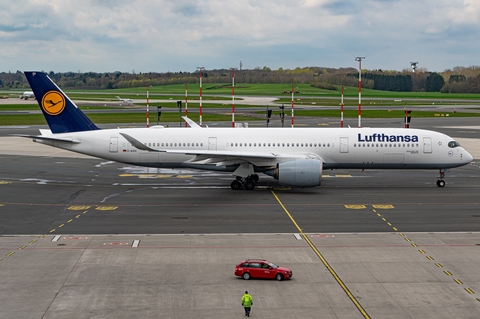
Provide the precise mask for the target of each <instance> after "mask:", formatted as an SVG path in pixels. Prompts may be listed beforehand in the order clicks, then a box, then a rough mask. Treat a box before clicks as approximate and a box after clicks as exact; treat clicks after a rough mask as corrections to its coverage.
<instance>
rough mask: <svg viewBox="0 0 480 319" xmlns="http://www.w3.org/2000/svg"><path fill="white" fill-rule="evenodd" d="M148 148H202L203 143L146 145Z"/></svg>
mask: <svg viewBox="0 0 480 319" xmlns="http://www.w3.org/2000/svg"><path fill="white" fill-rule="evenodd" d="M145 145H146V146H152V147H155V146H156V147H169V146H170V147H177V146H178V147H182V146H183V147H190V146H191V147H199V146H200V147H202V146H203V143H145Z"/></svg>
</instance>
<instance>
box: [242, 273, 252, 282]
mask: <svg viewBox="0 0 480 319" xmlns="http://www.w3.org/2000/svg"><path fill="white" fill-rule="evenodd" d="M242 278H243V279H245V280H248V279H250V278H252V276H250V273H248V272H244V273H243V275H242Z"/></svg>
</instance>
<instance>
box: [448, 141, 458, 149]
mask: <svg viewBox="0 0 480 319" xmlns="http://www.w3.org/2000/svg"><path fill="white" fill-rule="evenodd" d="M459 146H460V143H458V142H457V141H451V142H448V147H450V148H455V147H459Z"/></svg>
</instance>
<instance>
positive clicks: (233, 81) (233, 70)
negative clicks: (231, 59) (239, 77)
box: [232, 68, 235, 127]
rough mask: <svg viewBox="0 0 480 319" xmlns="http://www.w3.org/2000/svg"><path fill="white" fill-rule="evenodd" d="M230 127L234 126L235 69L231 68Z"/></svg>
mask: <svg viewBox="0 0 480 319" xmlns="http://www.w3.org/2000/svg"><path fill="white" fill-rule="evenodd" d="M232 127H235V69H234V68H232Z"/></svg>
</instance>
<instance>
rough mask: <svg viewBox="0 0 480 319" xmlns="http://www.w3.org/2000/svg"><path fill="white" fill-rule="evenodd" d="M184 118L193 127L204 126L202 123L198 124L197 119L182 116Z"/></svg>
mask: <svg viewBox="0 0 480 319" xmlns="http://www.w3.org/2000/svg"><path fill="white" fill-rule="evenodd" d="M182 119H183V120H184V121H185V122H187V124H188V126H190V127H191V128H202V127H201V126H200V125H198V124H197V123H195V121H193V120H191V119H189V118H188V117H186V116H182Z"/></svg>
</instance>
